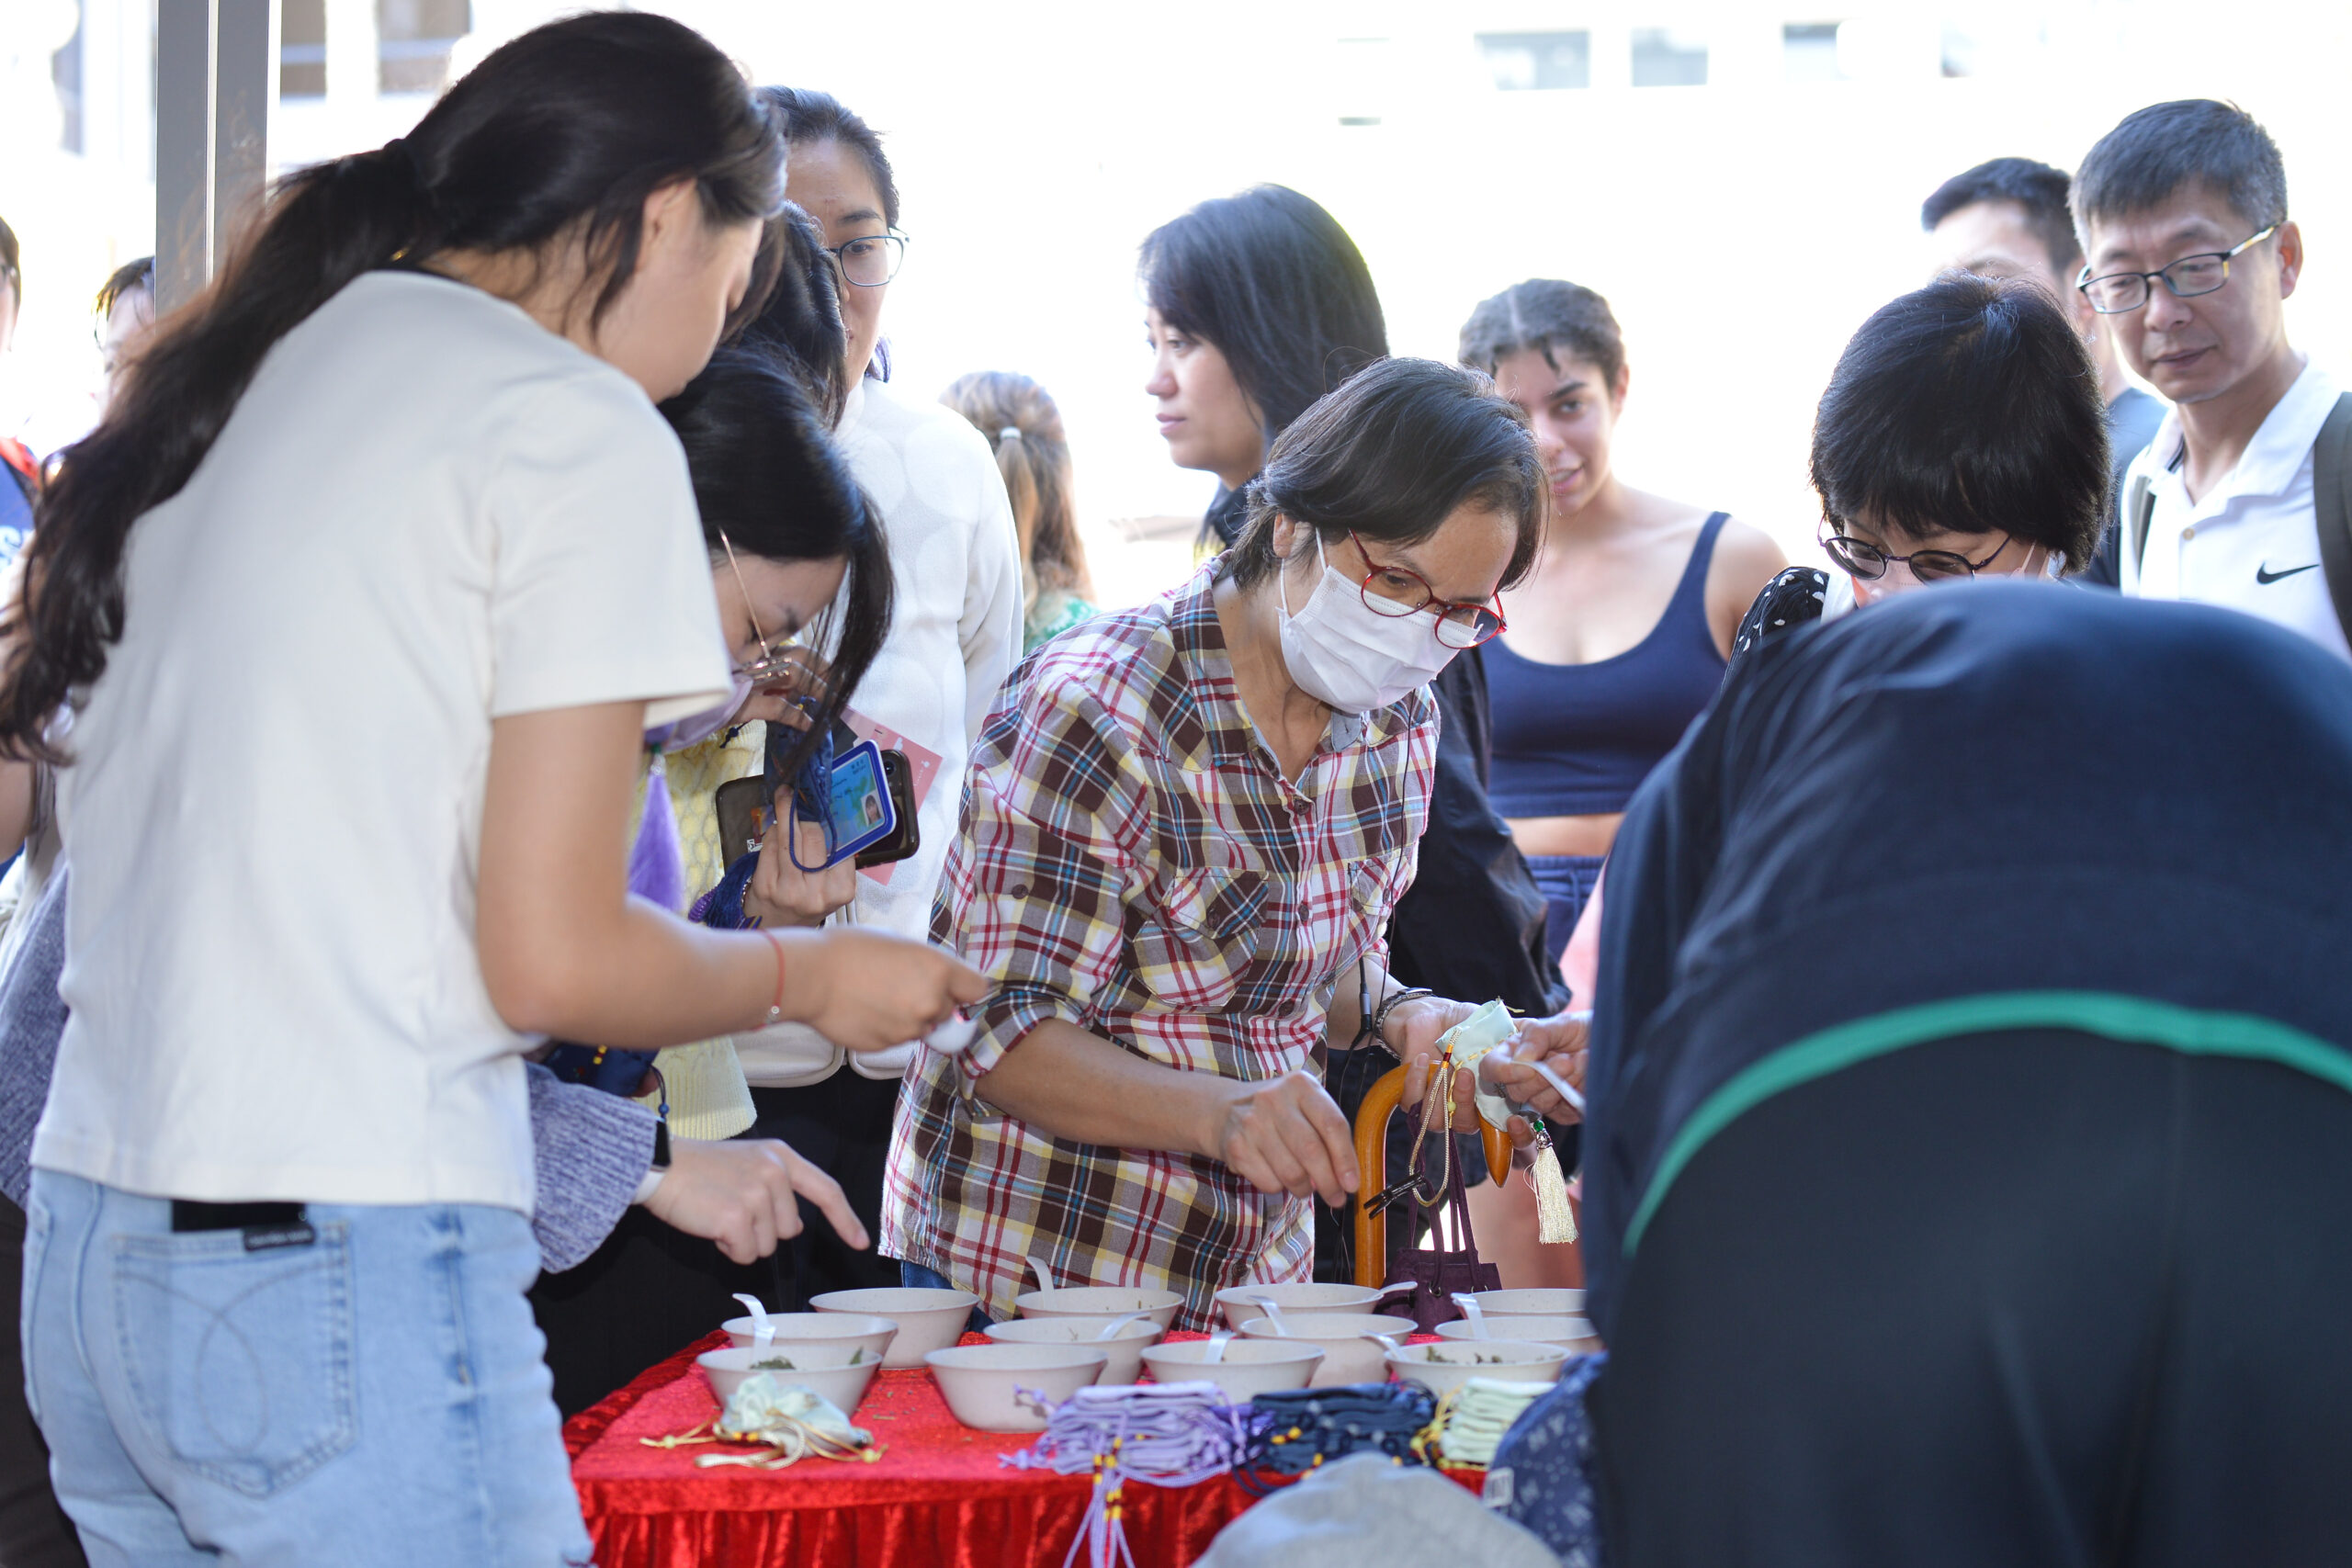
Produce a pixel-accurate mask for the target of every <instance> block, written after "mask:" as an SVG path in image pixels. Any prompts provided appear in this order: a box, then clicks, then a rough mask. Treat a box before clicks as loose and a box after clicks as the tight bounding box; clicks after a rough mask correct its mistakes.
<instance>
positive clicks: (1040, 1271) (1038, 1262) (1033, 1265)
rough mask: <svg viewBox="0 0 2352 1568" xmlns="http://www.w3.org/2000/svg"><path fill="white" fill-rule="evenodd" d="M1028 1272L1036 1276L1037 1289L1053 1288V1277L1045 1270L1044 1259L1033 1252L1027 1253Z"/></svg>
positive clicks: (1048, 1289)
mask: <svg viewBox="0 0 2352 1568" xmlns="http://www.w3.org/2000/svg"><path fill="white" fill-rule="evenodd" d="M1029 1272H1031V1273H1032V1274H1035V1275H1036V1276H1037V1288H1038V1289H1039V1290H1041V1291H1050V1290H1052V1289H1053V1288H1054V1277H1053V1275H1052V1274H1051V1273H1050V1272H1048V1271H1047V1269H1046V1260H1045V1259H1044V1258H1040V1257H1038V1256H1037V1255H1036V1254H1035V1253H1034V1252H1033V1253H1031V1254H1030V1255H1029Z"/></svg>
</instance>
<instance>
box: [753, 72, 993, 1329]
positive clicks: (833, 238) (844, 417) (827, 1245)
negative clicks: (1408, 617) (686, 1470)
mask: <svg viewBox="0 0 2352 1568" xmlns="http://www.w3.org/2000/svg"><path fill="white" fill-rule="evenodd" d="M760 93H761V96H762V97H763V98H764V99H765V100H766V102H767V105H768V107H769V109H770V111H771V112H772V113H773V114H774V115H775V118H776V120H777V122H778V123H779V124H780V125H781V126H782V127H783V128H784V135H785V141H786V145H787V149H788V156H787V157H786V164H785V194H786V196H787V197H789V198H790V199H791V200H792V201H793V203H794V204H795V205H797V206H798V207H800V208H802V209H805V210H806V211H807V212H808V213H809V216H810V217H811V218H813V219H815V220H817V222H818V224H819V225H820V227H821V229H822V231H823V246H822V249H823V254H824V256H825V261H826V265H828V266H830V267H831V269H832V272H833V283H834V286H835V291H836V292H837V293H838V295H839V297H840V300H841V319H842V326H843V328H844V329H845V331H844V342H843V344H842V349H841V357H840V365H841V371H842V389H843V391H842V405H841V412H840V416H839V418H838V419H837V420H836V421H835V422H834V439H835V440H836V441H837V442H838V443H839V445H840V446H841V450H842V456H843V457H845V458H847V459H848V462H849V468H850V472H851V474H852V476H853V477H854V479H856V480H857V482H858V484H859V485H860V486H861V487H862V488H863V489H864V491H865V493H866V494H867V495H868V496H870V497H871V498H872V499H873V501H874V502H875V504H876V507H878V509H879V511H880V515H881V520H882V524H883V526H884V528H885V530H886V532H887V535H888V540H889V550H890V566H891V570H892V574H893V577H894V579H895V584H896V587H895V598H894V604H893V611H892V617H891V623H890V635H889V637H887V638H886V639H884V641H883V644H882V647H881V649H880V650H879V652H878V653H876V656H875V660H874V662H873V665H872V666H871V668H870V669H868V671H866V675H865V681H864V682H863V683H862V684H861V685H860V687H859V689H858V697H857V710H858V714H859V716H860V719H861V721H862V722H865V724H866V726H867V732H871V733H874V734H876V736H877V737H880V738H881V739H882V743H883V744H885V745H887V746H891V747H895V748H897V749H899V750H903V751H905V752H906V753H907V755H908V757H909V759H910V761H912V762H913V764H914V767H915V773H914V777H915V781H916V784H915V790H916V807H915V820H916V825H917V837H918V840H919V847H918V848H917V849H916V850H915V852H914V853H912V854H911V855H910V856H908V857H907V858H906V859H904V860H901V861H899V862H897V863H893V864H890V865H887V866H879V867H876V868H875V870H874V871H873V872H872V873H870V874H856V875H854V876H853V877H851V878H849V881H848V884H847V885H846V887H847V891H848V892H849V893H850V894H851V895H852V899H851V901H850V902H849V903H848V904H847V905H845V906H843V907H842V908H841V909H840V911H839V912H838V913H837V914H836V915H835V916H834V917H833V918H834V919H835V920H836V921H837V922H838V923H840V924H844V925H848V924H854V925H857V926H863V927H866V928H868V929H873V930H881V931H893V932H896V933H897V934H899V935H900V936H906V937H913V938H921V937H922V935H923V934H924V932H926V931H929V930H930V927H931V908H932V899H933V894H934V893H935V892H936V890H937V888H938V886H939V873H940V866H941V864H942V863H943V862H944V860H945V858H946V854H947V846H948V843H949V842H950V841H951V840H953V839H954V838H955V836H956V808H957V803H958V801H959V800H960V799H961V797H962V794H963V785H964V769H965V763H966V760H967V758H968V757H969V756H970V754H971V750H972V747H973V746H974V744H975V743H976V742H977V741H978V739H979V734H980V726H981V723H982V721H983V720H985V719H986V718H987V716H988V713H989V708H990V706H992V705H994V703H995V702H996V698H997V693H998V691H999V689H1000V688H1001V687H1002V686H1003V684H1004V679H1005V677H1006V676H1007V675H1009V674H1011V673H1012V667H1013V664H1014V663H1015V662H1016V661H1017V660H1019V659H1020V657H1021V629H1022V628H1021V621H1022V609H1023V597H1024V595H1023V579H1022V561H1021V541H1020V537H1019V536H1018V534H1017V533H1016V532H1015V529H1014V525H1013V516H1012V501H1011V499H1010V498H1009V497H1008V496H1007V494H1006V492H1005V485H1004V478H1003V476H1002V474H1001V473H1000V472H999V470H998V468H997V462H996V458H995V457H994V456H993V455H992V454H991V453H990V452H989V444H988V441H987V440H986V438H984V437H983V436H982V435H981V434H980V433H979V432H978V431H977V430H974V429H973V428H972V427H971V425H970V424H969V423H967V422H966V421H965V420H964V418H963V417H962V416H961V415H959V414H957V413H956V412H955V411H954V410H952V409H948V408H944V407H943V406H941V405H940V404H939V403H937V402H934V401H933V400H931V398H930V397H928V396H922V397H916V396H910V395H907V394H905V393H904V392H902V391H901V390H900V389H898V388H896V387H894V386H892V385H891V382H890V378H889V375H890V367H889V355H888V350H887V347H886V345H885V344H884V343H883V341H882V313H883V309H884V304H885V301H886V300H887V299H888V297H889V292H890V284H891V280H892V279H893V278H894V277H895V276H897V275H898V272H899V265H900V264H901V263H902V262H903V261H905V259H906V257H907V255H908V254H909V251H910V241H909V239H908V236H907V235H906V234H905V232H904V231H901V230H900V229H899V186H898V180H897V177H896V176H895V175H894V174H893V172H892V170H891V167H890V159H889V155H888V152H887V151H886V150H885V149H884V147H883V143H882V138H881V136H880V135H879V134H878V133H877V132H876V130H875V129H874V128H873V127H872V126H870V125H868V124H867V123H866V122H865V119H863V118H860V117H859V116H858V115H857V114H856V113H855V112H854V111H853V110H852V109H850V108H849V107H847V106H846V105H844V104H842V102H841V100H839V99H838V98H835V97H834V96H831V94H829V93H824V92H820V91H817V90H815V89H813V88H808V87H763V88H762V89H760ZM926 779H927V780H928V782H927V783H926V782H924V781H925V780H926ZM734 1043H735V1051H736V1055H737V1057H738V1059H739V1060H740V1061H741V1064H742V1067H743V1072H744V1076H745V1077H747V1078H748V1079H749V1080H750V1084H751V1092H752V1106H753V1108H754V1110H755V1111H757V1113H758V1117H759V1120H758V1121H757V1122H756V1123H754V1125H753V1129H752V1130H753V1131H754V1132H755V1133H756V1134H760V1135H762V1136H766V1137H775V1138H781V1139H784V1140H785V1141H786V1142H788V1143H790V1144H791V1145H793V1147H795V1148H796V1149H799V1150H800V1151H801V1152H803V1153H804V1154H807V1155H808V1156H809V1157H810V1158H812V1159H814V1160H815V1161H816V1162H817V1163H818V1165H819V1166H820V1168H823V1169H824V1170H826V1171H828V1172H829V1173H831V1175H833V1176H834V1177H836V1178H837V1179H839V1180H840V1181H841V1183H842V1187H843V1188H844V1189H845V1190H847V1191H848V1193H849V1198H850V1201H851V1202H852V1204H854V1206H855V1207H856V1209H857V1212H858V1213H859V1214H860V1216H861V1217H862V1218H863V1219H864V1220H865V1224H867V1225H868V1226H869V1227H873V1226H878V1224H879V1223H880V1218H881V1203H882V1168H883V1161H884V1158H885V1156H886V1155H887V1153H888V1147H889V1138H890V1118H891V1114H892V1111H894V1109H895V1108H896V1106H897V1104H898V1100H899V1077H900V1076H901V1075H902V1074H903V1073H904V1072H905V1071H906V1068H907V1066H908V1065H909V1063H910V1061H911V1059H912V1058H913V1056H914V1055H915V1048H914V1047H913V1046H911V1045H910V1046H908V1047H906V1048H905V1049H903V1050H900V1051H897V1052H884V1053H881V1054H880V1055H870V1056H869V1055H856V1054H852V1053H848V1052H844V1051H843V1050H842V1049H841V1048H840V1044H841V1043H840V1042H838V1041H835V1040H831V1039H829V1038H827V1037H826V1036H825V1035H823V1034H822V1033H820V1032H818V1031H816V1030H813V1029H808V1028H803V1027H801V1026H799V1025H797V1024H796V1025H786V1026H784V1027H780V1028H775V1029H765V1030H761V1031H758V1032H747V1033H743V1034H739V1035H737V1036H736V1037H735V1042H734ZM792 1250H793V1258H792V1268H793V1291H794V1293H795V1294H796V1295H797V1296H803V1297H805V1296H809V1295H818V1294H823V1293H826V1292H832V1291H839V1290H857V1289H862V1288H872V1287H888V1286H895V1285H897V1284H898V1283H899V1266H898V1264H897V1263H896V1262H895V1261H893V1260H892V1259H890V1258H885V1257H876V1256H875V1255H874V1254H873V1253H871V1252H867V1251H863V1250H858V1249H853V1248H850V1247H845V1246H843V1245H842V1243H841V1239H840V1237H838V1236H837V1235H834V1234H832V1233H831V1232H830V1231H828V1230H826V1229H824V1227H821V1226H810V1227H809V1228H808V1229H806V1230H804V1231H803V1232H802V1233H801V1235H799V1236H798V1237H797V1238H796V1240H795V1241H794V1243H793V1248H792Z"/></svg>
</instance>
